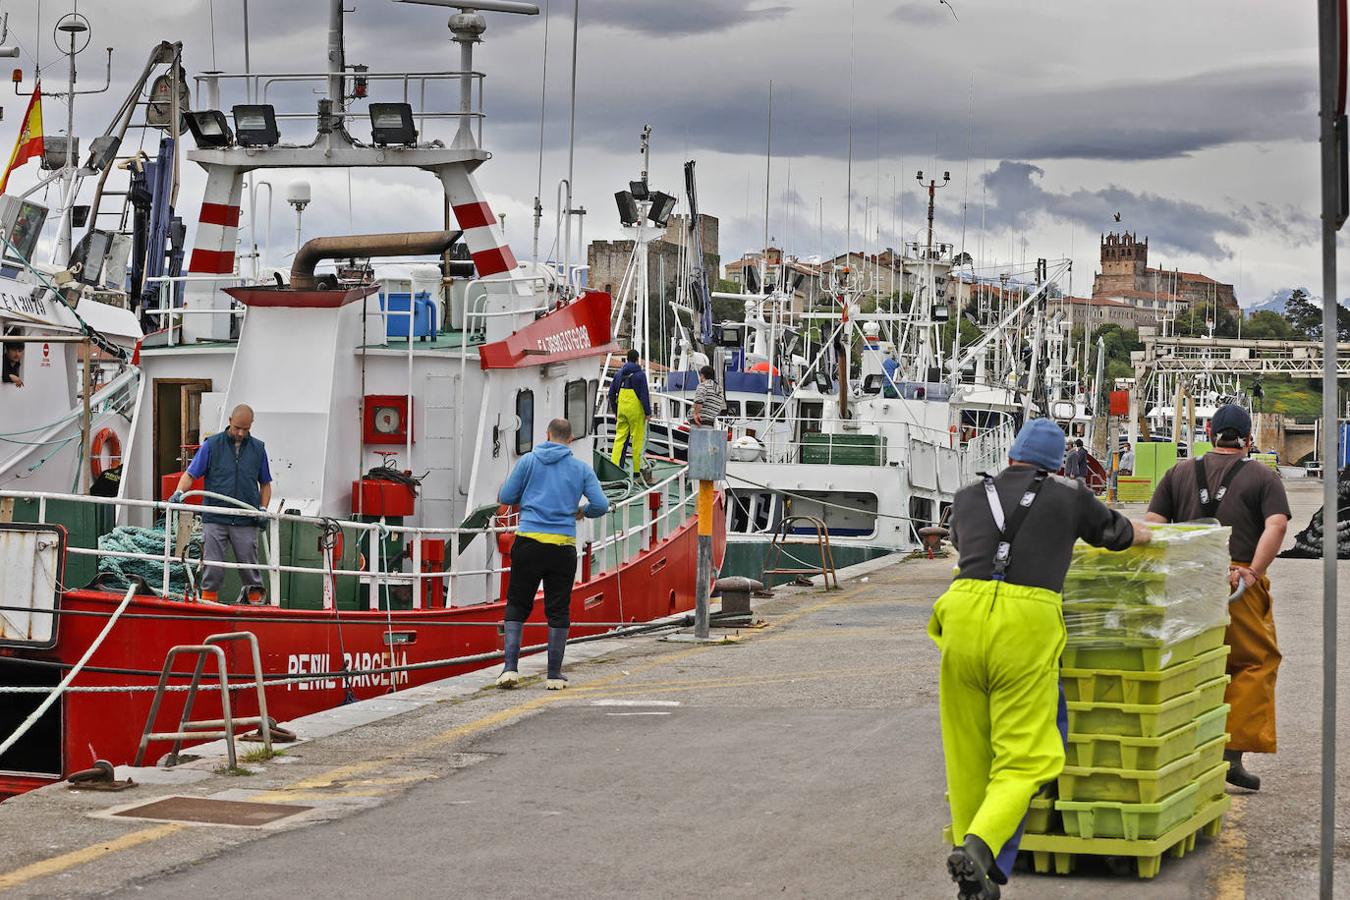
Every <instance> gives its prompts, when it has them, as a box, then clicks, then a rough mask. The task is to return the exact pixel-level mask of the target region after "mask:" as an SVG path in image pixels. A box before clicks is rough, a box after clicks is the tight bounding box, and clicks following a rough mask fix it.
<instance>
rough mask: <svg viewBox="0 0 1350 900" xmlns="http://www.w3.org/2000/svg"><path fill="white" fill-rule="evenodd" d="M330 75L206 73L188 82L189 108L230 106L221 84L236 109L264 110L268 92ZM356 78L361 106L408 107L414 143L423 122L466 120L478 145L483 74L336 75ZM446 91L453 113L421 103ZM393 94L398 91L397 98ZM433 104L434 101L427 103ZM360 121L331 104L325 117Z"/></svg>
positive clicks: (291, 116)
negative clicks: (465, 105) (361, 88)
mask: <svg viewBox="0 0 1350 900" xmlns="http://www.w3.org/2000/svg"><path fill="white" fill-rule="evenodd" d="M332 77H333V74H332V73H330V72H250V73H245V72H207V73H204V74H201V75H195V76H193V81H194V82H195V83H196V99H195V103H194V107H195V108H197V109H228V108H229V106H230V104H223V105H222V101H221V96H220V95H221V87H222V82H225V83H226V84H225V86H226V87H229V88H231V89H232V90H233V91H234V92H236V93H237V94H239V95H241V96H237V98H234V100H233V102H236V103H258V104H265V103H269V102H271V98H270V94H271V92H272V89H273V88H278V87H280V88H282V89H283V92H284V88H285V87H294V86H305V85H313V84H320V85H326V84H327V83H328V81H329V79H330V78H332ZM357 77H360V78H363V79H365V81H366V82H367V83H368V84H369V86H370V88H369V92H368V94H367V96H365V97H362V98H361V99H362V100H366V101H374V102H381V101H388V100H393V99H394V98H395V97H399V98H400V99H401V101H402V102H403V103H407V104H409V105H410V106H412V114H413V117H414V118H415V119H417V131H418V136H419V138H422V136H423V134H424V132H425V124H424V123H425V121H426V120H427V119H432V120H437V119H451V120H459V119H470V120H473V121H474V123H475V124H476V125H477V131H478V143H479V146H482V143H483V119H484V114H483V81H484V78H485V77H486V76H485V75H484V73H482V72H478V71H462V70H455V69H447V70H444V71H435V72H369V71H367V72H361V73H359V74H358V73H355V72H351V71H348V72H344V73H343V75H342V78H343V83H344V84H351V83H353V80H354V79H355V78H357ZM466 81H467V82H468V84H469V92H470V96H471V98H472V101H473V105H472V107H471V108H470V109H469V110H467V111H465V110H461V109H460V108H459V106H458V104H459V102H460V93H461V88H462V86H463V85H464V82H466ZM442 84H445V85H449V86H450V87H451V88H452V93H451V95H450V97H448V98H446V99H445V100H444V101H443V102H446V103H449V104H453V108H448V107H442V108H436V107H434V106H429V105H428V101H427V88H428V86H429V85H430V86H431V87H432V88H433V92H434V88H435V87H437V86H439V85H442ZM381 85H383V86H388V85H393V86H394V88H395V89H396V90H394V91H389V92H386V93H381V94H380V96H376V94H377V93H378V92H377V90H376V88H377V86H381ZM398 88H402V90H401V92H400V91H398V90H397V89H398ZM306 99H308V100H309V101H310V102H311V103H312V102H313V95H310V94H306ZM432 102H433V104H434V103H436V102H437V101H434V100H433V101H432ZM315 115H316V112H315V108H314V107H312V106H311V107H310V108H308V109H305V110H302V111H298V112H283V111H281V110H280V109H278V110H277V111H276V118H277V120H278V121H279V122H280V121H284V120H296V119H314V118H315ZM364 119H366V113H365V110H364V109H356V110H353V109H348V110H346V111H343V110H342V109H340V108H338V107H337V104H334V109H333V111H332V114H331V121H333V122H334V123H338V122H354V121H359V120H364Z"/></svg>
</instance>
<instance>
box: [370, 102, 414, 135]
mask: <svg viewBox="0 0 1350 900" xmlns="http://www.w3.org/2000/svg"><path fill="white" fill-rule="evenodd" d="M370 136H371V139H372V140H374V141H375V143H377V144H381V145H383V144H407V145H412V144H414V143H416V142H417V129H416V128H415V127H414V126H413V113H412V105H411V104H408V103H372V104H370Z"/></svg>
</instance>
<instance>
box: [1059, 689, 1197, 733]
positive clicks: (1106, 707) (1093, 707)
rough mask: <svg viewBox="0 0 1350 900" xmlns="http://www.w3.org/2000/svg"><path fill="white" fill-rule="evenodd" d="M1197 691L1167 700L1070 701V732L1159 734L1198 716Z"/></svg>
mask: <svg viewBox="0 0 1350 900" xmlns="http://www.w3.org/2000/svg"><path fill="white" fill-rule="evenodd" d="M1196 700H1197V697H1196V696H1195V692H1194V691H1191V692H1190V693H1188V694H1182V695H1181V696H1180V697H1173V698H1172V699H1171V700H1168V701H1167V702H1166V703H1068V704H1067V705H1068V708H1069V733H1070V734H1115V735H1120V736H1122V737H1159V736H1161V735H1164V734H1167V733H1168V732H1169V731H1175V730H1176V729H1178V728H1180V727H1181V726H1183V725H1185V724H1186V723H1187V722H1190V721H1191V720H1192V719H1193V718H1194V717H1195V716H1194V713H1195V708H1196V707H1195V704H1196Z"/></svg>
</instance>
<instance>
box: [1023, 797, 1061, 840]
mask: <svg viewBox="0 0 1350 900" xmlns="http://www.w3.org/2000/svg"><path fill="white" fill-rule="evenodd" d="M1059 830H1060V829H1059V814H1058V813H1057V812H1055V801H1054V800H1051V799H1050V798H1049V797H1032V798H1031V808H1030V809H1028V810H1027V825H1026V828H1025V829H1024V833H1026V834H1056V833H1058V832H1059Z"/></svg>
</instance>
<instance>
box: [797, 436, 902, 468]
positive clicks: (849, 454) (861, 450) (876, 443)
mask: <svg viewBox="0 0 1350 900" xmlns="http://www.w3.org/2000/svg"><path fill="white" fill-rule="evenodd" d="M801 453H802V462H803V463H815V464H818V465H830V466H881V465H885V463H886V438H885V437H884V436H882V435H875V434H823V433H812V434H806V435H803V436H802V449H801Z"/></svg>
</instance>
